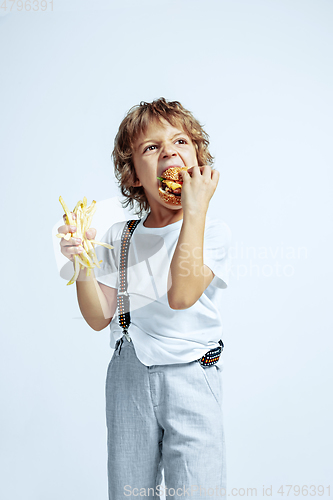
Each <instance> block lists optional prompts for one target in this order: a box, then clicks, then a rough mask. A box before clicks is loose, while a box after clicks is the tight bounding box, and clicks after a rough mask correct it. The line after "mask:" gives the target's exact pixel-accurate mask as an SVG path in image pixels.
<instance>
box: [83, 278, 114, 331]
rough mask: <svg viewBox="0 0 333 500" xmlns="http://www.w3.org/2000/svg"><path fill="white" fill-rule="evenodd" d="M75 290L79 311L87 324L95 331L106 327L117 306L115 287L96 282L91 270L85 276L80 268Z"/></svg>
mask: <svg viewBox="0 0 333 500" xmlns="http://www.w3.org/2000/svg"><path fill="white" fill-rule="evenodd" d="M76 290H77V298H78V303H79V307H80V311H81V313H82V316H83V317H84V319H85V320H86V322H87V323H88V325H89V326H90V327H91V328H92V329H93V330H96V331H100V330H103V329H104V328H105V327H107V326H108V325H109V323H110V322H111V320H112V317H113V315H114V313H115V311H116V308H117V289H116V288H111V287H109V286H106V285H103V284H102V283H98V281H97V280H96V278H95V275H94V272H93V270H91V275H90V276H87V275H86V270H85V269H82V270H81V271H80V274H79V277H78V279H77V280H76Z"/></svg>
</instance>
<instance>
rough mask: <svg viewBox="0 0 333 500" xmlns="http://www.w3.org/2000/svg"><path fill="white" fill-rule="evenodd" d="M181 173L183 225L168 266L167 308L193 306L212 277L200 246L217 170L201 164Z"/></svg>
mask: <svg viewBox="0 0 333 500" xmlns="http://www.w3.org/2000/svg"><path fill="white" fill-rule="evenodd" d="M189 172H191V174H192V176H190V175H189ZM181 175H182V177H183V187H182V192H181V203H182V208H183V224H182V228H181V231H180V234H179V238H178V243H177V246H176V249H175V253H174V255H173V257H172V261H171V265H170V273H171V288H170V289H169V290H168V301H169V306H170V307H171V309H187V308H188V307H191V306H193V304H195V302H196V301H197V300H198V299H199V298H200V297H201V295H202V294H203V292H204V291H205V290H206V288H207V286H208V285H209V284H210V283H211V281H212V279H213V278H214V273H213V272H212V271H211V269H209V267H207V266H206V265H204V261H203V249H204V233H205V222H206V214H207V211H208V205H209V201H210V199H211V197H212V196H213V194H214V192H215V189H216V187H217V184H218V180H219V172H218V171H217V170H214V169H212V168H211V167H210V166H208V165H205V166H203V167H198V166H195V167H191V168H190V169H188V170H187V172H186V171H182V172H181Z"/></svg>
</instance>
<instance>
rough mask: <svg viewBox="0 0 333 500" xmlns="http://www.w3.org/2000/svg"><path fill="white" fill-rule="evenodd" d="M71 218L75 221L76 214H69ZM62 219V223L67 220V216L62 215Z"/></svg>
mask: <svg viewBox="0 0 333 500" xmlns="http://www.w3.org/2000/svg"><path fill="white" fill-rule="evenodd" d="M71 216H72V219H73V220H76V214H75V213H74V212H71ZM62 218H63V220H64V222H66V220H67V215H66V214H64V215H63V216H62Z"/></svg>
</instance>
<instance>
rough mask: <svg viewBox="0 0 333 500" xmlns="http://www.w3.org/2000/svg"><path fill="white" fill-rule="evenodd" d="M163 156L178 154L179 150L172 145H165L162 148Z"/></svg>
mask: <svg viewBox="0 0 333 500" xmlns="http://www.w3.org/2000/svg"><path fill="white" fill-rule="evenodd" d="M162 156H163V158H168V157H169V156H177V151H176V150H175V148H174V147H172V146H164V148H162Z"/></svg>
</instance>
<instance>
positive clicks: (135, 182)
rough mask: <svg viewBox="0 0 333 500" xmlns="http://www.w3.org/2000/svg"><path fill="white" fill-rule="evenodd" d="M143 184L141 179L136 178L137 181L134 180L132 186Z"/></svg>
mask: <svg viewBox="0 0 333 500" xmlns="http://www.w3.org/2000/svg"><path fill="white" fill-rule="evenodd" d="M140 186H142V184H141V182H140V181H139V179H136V181H133V182H132V187H140Z"/></svg>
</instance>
